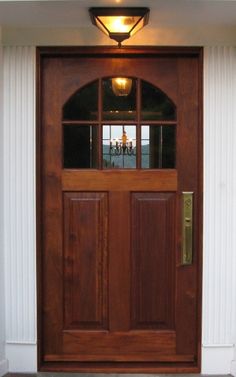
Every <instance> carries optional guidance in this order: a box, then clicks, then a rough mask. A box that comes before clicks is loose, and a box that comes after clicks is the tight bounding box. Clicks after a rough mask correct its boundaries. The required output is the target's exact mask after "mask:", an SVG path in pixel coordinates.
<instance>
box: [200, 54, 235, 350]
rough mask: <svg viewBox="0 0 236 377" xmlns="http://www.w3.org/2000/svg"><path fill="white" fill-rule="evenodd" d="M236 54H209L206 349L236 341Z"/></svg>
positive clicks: (206, 91)
mask: <svg viewBox="0 0 236 377" xmlns="http://www.w3.org/2000/svg"><path fill="white" fill-rule="evenodd" d="M235 110H236V49H235V48H233V47H207V48H205V50H204V146H205V147H204V247H203V250H204V258H203V266H204V268H203V271H204V274H203V280H204V281H203V344H205V345H210V346H211V345H215V346H217V345H218V346H221V347H224V346H225V347H227V346H229V345H230V344H231V345H233V344H234V343H235V341H236V328H235V326H236V294H235V289H236V122H235V121H236V117H235Z"/></svg>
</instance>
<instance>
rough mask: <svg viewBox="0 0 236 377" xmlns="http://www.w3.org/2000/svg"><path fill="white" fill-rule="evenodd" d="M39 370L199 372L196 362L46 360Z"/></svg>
mask: <svg viewBox="0 0 236 377" xmlns="http://www.w3.org/2000/svg"><path fill="white" fill-rule="evenodd" d="M39 371H40V372H80V373H171V374H174V373H200V371H201V368H200V366H199V365H197V363H196V362H195V363H111V362H109V363H105V362H99V363H75V362H74V363H71V362H70V363H67V362H47V363H42V364H41V365H40V366H39Z"/></svg>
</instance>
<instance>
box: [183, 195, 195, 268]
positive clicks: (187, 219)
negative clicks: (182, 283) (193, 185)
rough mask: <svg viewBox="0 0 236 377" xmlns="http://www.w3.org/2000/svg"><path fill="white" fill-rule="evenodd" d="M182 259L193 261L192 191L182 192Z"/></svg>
mask: <svg viewBox="0 0 236 377" xmlns="http://www.w3.org/2000/svg"><path fill="white" fill-rule="evenodd" d="M181 259H182V261H181V263H182V264H183V265H189V264H192V262H193V192H182V258H181Z"/></svg>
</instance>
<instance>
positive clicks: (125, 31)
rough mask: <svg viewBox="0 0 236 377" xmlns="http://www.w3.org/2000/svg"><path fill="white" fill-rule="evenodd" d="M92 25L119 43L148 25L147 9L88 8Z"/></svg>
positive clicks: (119, 44)
mask: <svg viewBox="0 0 236 377" xmlns="http://www.w3.org/2000/svg"><path fill="white" fill-rule="evenodd" d="M89 13H90V17H91V20H92V23H93V24H94V25H96V26H97V27H98V28H99V29H100V30H101V31H103V32H104V33H105V34H106V35H108V36H109V37H110V38H111V39H114V40H115V41H117V42H118V46H119V47H121V42H123V41H124V40H125V39H128V38H130V37H131V36H133V35H134V34H135V33H136V32H137V31H139V30H140V29H142V28H143V27H144V26H145V25H147V23H148V18H149V8H90V9H89Z"/></svg>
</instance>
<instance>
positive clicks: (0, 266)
mask: <svg viewBox="0 0 236 377" xmlns="http://www.w3.org/2000/svg"><path fill="white" fill-rule="evenodd" d="M0 44H1V28H0ZM2 59H3V54H2V47H1V46H0V177H3V64H2ZM4 302H5V294H4V254H3V179H0V377H1V376H3V375H5V374H6V373H7V370H8V369H7V368H8V365H7V360H6V354H5V312H4Z"/></svg>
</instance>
